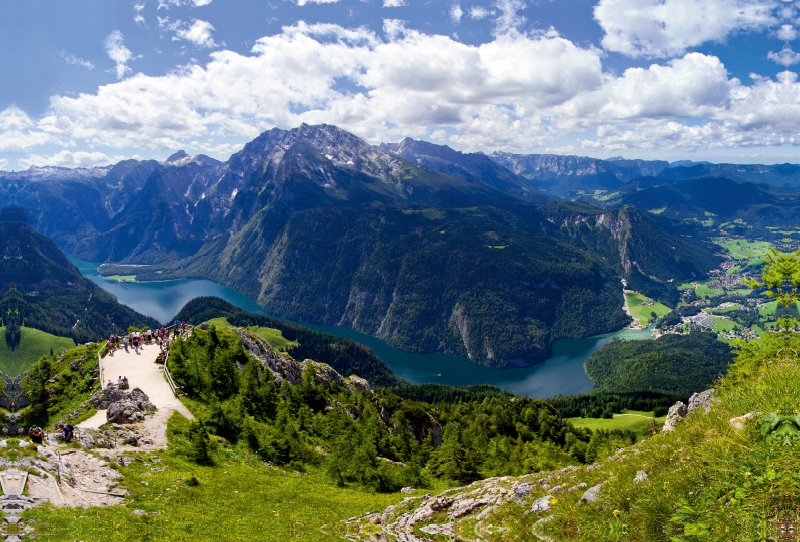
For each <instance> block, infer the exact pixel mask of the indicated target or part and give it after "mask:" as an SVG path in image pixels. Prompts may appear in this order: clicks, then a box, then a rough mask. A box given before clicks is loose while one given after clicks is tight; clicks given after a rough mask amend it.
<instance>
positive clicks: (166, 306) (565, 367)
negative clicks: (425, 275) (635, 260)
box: [70, 258, 652, 398]
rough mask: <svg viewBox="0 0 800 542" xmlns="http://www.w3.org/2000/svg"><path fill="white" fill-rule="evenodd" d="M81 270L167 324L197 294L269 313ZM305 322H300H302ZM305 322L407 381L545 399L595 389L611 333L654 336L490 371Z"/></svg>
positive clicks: (198, 286)
mask: <svg viewBox="0 0 800 542" xmlns="http://www.w3.org/2000/svg"><path fill="white" fill-rule="evenodd" d="M70 261H72V263H73V264H75V266H77V267H78V269H80V271H81V274H83V276H85V277H86V278H88V279H90V280H92V281H94V282H95V283H97V284H98V285H100V286H101V287H102V288H103V289H105V290H107V291H108V292H110V293H112V294H114V295H115V296H117V299H118V300H119V302H120V303H123V304H125V305H127V306H129V307H131V308H132V309H134V310H136V311H138V312H140V313H142V314H145V315H147V316H152V317H153V318H155V319H156V320H158V321H160V322H163V323H166V322H168V321H169V320H170V319H171V318H172V317H174V316H175V315H176V314H178V312H179V311H180V310H181V308H182V307H183V306H184V305H185V304H186V303H188V302H189V301H190V300H192V299H194V298H195V297H200V296H217V297H221V298H222V299H225V300H226V301H228V302H230V303H232V304H234V305H236V306H238V307H241V308H243V309H245V310H247V311H251V312H255V313H258V314H266V313H265V312H264V311H263V310H262V309H261V307H259V306H258V304H257V303H256V302H255V301H253V300H252V299H250V298H248V297H246V296H244V295H242V294H241V293H239V292H237V291H236V290H232V289H231V288H228V287H227V286H223V285H221V284H218V283H216V282H213V281H210V280H201V279H181V280H168V281H163V282H117V281H111V280H107V279H104V278H102V277H101V276H100V274H99V273H98V271H97V266H98V265H99V264H98V263H97V262H87V261H84V260H78V259H76V258H70ZM298 323H302V322H298ZM302 324H303V325H305V326H307V327H309V328H311V329H314V330H317V331H324V332H325V333H330V334H331V335H335V336H337V337H345V338H348V339H353V340H355V341H358V342H360V343H362V344H364V345H366V346H368V347H370V348H372V350H373V351H374V352H375V354H377V355H378V357H380V358H381V359H382V360H383V361H384V362H386V363H387V364H388V365H389V366H390V367H391V368H392V371H394V373H395V374H396V375H398V376H400V377H402V378H405V379H406V380H408V381H409V382H412V383H414V384H421V383H424V382H438V383H440V384H449V385H453V386H467V385H470V384H494V385H495V386H500V387H501V388H504V389H507V390H509V391H512V392H514V393H516V394H518V395H528V396H530V397H540V398H547V397H552V396H554V395H575V394H578V393H587V392H589V391H590V390H591V389H592V381H591V380H589V377H588V376H586V371H584V368H583V364H584V362H585V361H586V360H587V359H588V358H589V356H591V355H592V354H593V353H594V352H595V351H597V350H598V349H599V348H600V347H601V346H603V345H605V344H606V343H608V342H609V341H611V338H612V337H615V336H616V337H620V338H623V339H629V340H644V339H650V338H652V335H651V333H650V331H648V330H641V331H639V330H622V331H618V332H616V333H611V334H608V335H602V336H598V337H590V338H588V339H565V340H561V341H557V342H556V343H555V344H554V345H553V355H552V357H551V358H550V359H548V360H547V361H545V362H544V363H541V364H538V365H535V366H533V367H522V368H517V369H492V368H489V367H484V366H482V365H477V364H475V363H472V362H471V361H470V360H468V359H466V358H461V357H457V356H450V355H447V354H410V353H408V352H403V351H402V350H398V349H396V348H392V347H391V346H389V345H388V344H386V343H385V342H384V341H382V340H381V339H377V338H375V337H372V336H370V335H365V334H363V333H359V332H357V331H353V330H351V329H347V328H342V327H338V326H321V325H314V324H305V323H302Z"/></svg>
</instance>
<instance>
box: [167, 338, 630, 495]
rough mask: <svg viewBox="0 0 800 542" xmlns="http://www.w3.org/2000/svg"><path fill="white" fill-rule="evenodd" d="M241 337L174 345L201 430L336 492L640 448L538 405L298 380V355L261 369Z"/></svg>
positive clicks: (311, 374)
mask: <svg viewBox="0 0 800 542" xmlns="http://www.w3.org/2000/svg"><path fill="white" fill-rule="evenodd" d="M237 333H238V335H237ZM237 333H234V332H232V331H230V330H226V329H224V328H220V327H215V326H213V325H212V326H210V327H207V329H199V328H196V329H195V332H194V333H193V334H192V336H191V338H189V339H188V340H178V342H177V343H175V344H173V347H172V349H171V352H170V358H169V362H168V363H169V366H170V370H171V372H172V375H173V377H174V379H175V381H176V383H177V384H178V385H179V386H181V388H182V389H183V390H184V392H185V393H187V394H188V396H189V398H191V399H192V400H195V401H199V402H200V403H202V404H204V405H205V407H204V409H203V411H204V414H203V416H202V420H201V422H200V423H199V424H198V425H197V431H200V432H202V431H206V430H207V431H211V432H212V433H214V434H217V435H219V436H222V437H224V438H225V439H227V440H229V441H232V442H240V443H241V444H242V445H245V446H247V447H249V448H250V449H251V450H252V452H253V453H256V454H258V456H259V457H260V458H261V459H262V460H265V461H270V462H273V463H276V464H280V465H291V466H292V467H293V468H295V469H303V468H304V465H306V466H312V465H322V466H324V468H325V469H326V471H327V472H328V473H329V475H330V477H331V480H332V482H334V483H337V484H341V485H344V484H351V483H355V484H359V485H363V486H365V487H368V488H371V489H373V490H377V491H396V490H398V489H399V488H400V487H402V486H404V485H412V486H414V487H425V486H426V485H427V484H429V483H430V480H431V479H432V478H433V479H436V478H441V479H444V480H451V481H458V482H469V481H473V480H477V479H480V478H483V477H486V476H495V475H504V474H515V473H522V472H531V471H537V470H541V469H545V468H555V467H558V466H560V465H564V464H567V463H569V462H571V461H575V460H576V457H579V460H581V461H589V462H591V461H594V460H597V459H600V458H602V457H605V456H606V455H608V454H609V453H611V452H612V451H613V449H614V447H615V446H618V445H620V444H622V443H628V444H629V443H631V442H632V440H635V438H634V437H632V435H629V434H627V433H625V434H622V433H620V434H607V433H595V434H593V433H592V432H591V431H588V430H579V429H576V428H574V427H572V426H570V425H569V424H565V423H562V422H561V420H560V419H559V415H558V412H557V411H556V410H555V409H554V408H553V407H552V406H550V405H549V404H547V403H546V402H544V401H541V400H536V399H523V398H518V397H508V396H502V395H498V396H494V397H486V398H485V399H482V400H469V399H467V400H464V401H457V402H436V403H427V402H421V401H412V400H407V399H402V398H400V397H399V396H397V395H395V394H393V393H392V392H391V391H388V390H384V391H381V392H379V393H377V394H376V393H374V392H372V391H370V390H369V389H367V388H366V387H365V386H364V385H363V384H359V383H358V382H355V383H348V382H346V381H341V380H339V379H340V378H341V377H338V376H337V375H335V374H332V373H330V371H329V370H327V369H325V367H324V366H321V365H319V364H315V363H305V364H304V365H303V366H302V367H303V371H302V377H301V378H300V379H299V380H296V381H295V379H296V378H297V377H295V376H291V375H293V374H294V369H290V368H288V365H290V364H292V363H294V362H293V361H291V360H290V358H287V357H282V356H281V355H280V354H276V353H274V352H273V353H270V350H269V349H267V351H266V353H265V354H264V356H265V358H264V359H261V360H260V362H259V360H257V359H255V358H253V357H252V355H251V353H252V351H253V350H252V348H253V347H252V346H244V345H243V343H242V338H241V337H242V336H243V335H242V333H245V332H244V331H242V330H240V331H238V332H237ZM244 336H246V337H249V338H248V339H247V340H248V342H251V343H252V342H253V341H257V338H256V337H255V336H253V335H249V336H247V335H244ZM260 348H263V347H260ZM261 351H263V350H261ZM264 363H266V364H267V365H262V364H264ZM264 367H270V368H271V369H270V371H265V370H264ZM273 367H274V369H273ZM274 371H278V373H277V374H282V375H283V376H282V378H275V377H274ZM281 371H285V373H284V372H281ZM487 442H489V443H490V445H488V446H487ZM573 449H574V451H575V454H578V455H575V454H573V455H570V454H571V453H572V452H573ZM387 460H388V461H387Z"/></svg>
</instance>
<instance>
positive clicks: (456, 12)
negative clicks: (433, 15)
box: [449, 2, 464, 25]
mask: <svg viewBox="0 0 800 542" xmlns="http://www.w3.org/2000/svg"><path fill="white" fill-rule="evenodd" d="M449 15H450V21H452V23H453V24H454V25H458V23H460V22H461V17H463V16H464V10H462V9H461V4H459V3H458V2H456V3H454V4H453V5H452V6H450V12H449Z"/></svg>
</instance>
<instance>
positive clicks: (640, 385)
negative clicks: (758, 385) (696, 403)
mask: <svg viewBox="0 0 800 542" xmlns="http://www.w3.org/2000/svg"><path fill="white" fill-rule="evenodd" d="M732 359H733V354H732V352H731V348H730V347H729V346H728V345H726V344H725V343H723V342H721V341H718V340H717V338H716V334H715V333H710V332H706V333H701V332H698V331H693V332H692V333H690V334H689V335H664V336H662V337H659V338H658V339H656V340H654V341H626V340H621V339H617V338H614V339H612V341H611V342H610V343H608V344H607V345H605V346H603V347H602V348H600V349H599V350H598V351H597V352H595V353H594V354H592V356H591V357H590V358H589V359H588V360H587V361H586V374H588V375H589V378H591V379H592V381H593V382H594V385H595V387H594V391H595V392H608V393H629V392H652V393H661V394H665V395H679V396H688V395H690V394H692V393H694V392H698V391H702V390H704V389H706V388H707V387H708V386H709V384H711V383H712V382H713V381H714V380H715V379H716V378H717V377H718V375H720V374H724V373H725V372H726V370H727V368H728V365H729V364H730V363H731V360H732Z"/></svg>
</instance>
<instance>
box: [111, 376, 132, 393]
mask: <svg viewBox="0 0 800 542" xmlns="http://www.w3.org/2000/svg"><path fill="white" fill-rule="evenodd" d="M106 387H107V388H119V389H121V390H127V389H128V388H130V385H129V384H128V377H127V376H120V377H117V381H116V382H114V381H113V380H111V379H110V378H109V379H108V385H107V386H106Z"/></svg>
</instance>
